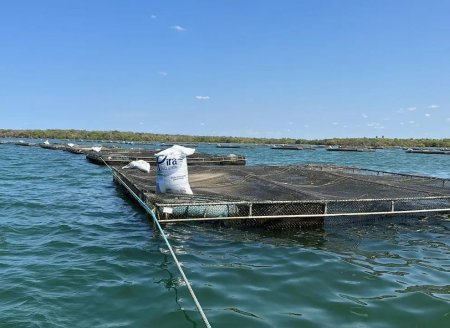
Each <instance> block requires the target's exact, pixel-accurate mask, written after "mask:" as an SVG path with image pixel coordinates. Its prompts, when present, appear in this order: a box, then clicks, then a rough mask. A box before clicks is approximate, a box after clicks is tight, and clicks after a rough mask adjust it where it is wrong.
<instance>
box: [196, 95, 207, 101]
mask: <svg viewBox="0 0 450 328" xmlns="http://www.w3.org/2000/svg"><path fill="white" fill-rule="evenodd" d="M195 99H197V100H208V99H209V96H195Z"/></svg>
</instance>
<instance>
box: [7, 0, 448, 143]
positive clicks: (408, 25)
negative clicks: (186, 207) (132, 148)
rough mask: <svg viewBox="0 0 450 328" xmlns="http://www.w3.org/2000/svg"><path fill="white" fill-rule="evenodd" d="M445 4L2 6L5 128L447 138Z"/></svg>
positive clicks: (133, 1) (51, 0) (100, 2)
mask: <svg viewBox="0 0 450 328" xmlns="http://www.w3.org/2000/svg"><path fill="white" fill-rule="evenodd" d="M449 13H450V1H433V0H430V1H425V0H423V1H412V0H408V1H401V0H396V1H392V0H386V1H383V0H376V1H375V0H367V1H359V0H354V1H352V0H345V1H344V0H339V1H332V0H330V1H323V0H309V1H307V0H302V1H300V0H293V1H287V0H286V1H263V0H246V1H241V0H239V1H238V0H222V1H214V0H197V1H190V0H184V1H181V0H180V1H170V0H161V1H150V0H145V1H144V0H142V1H139V0H127V1H126V0H89V1H80V0H77V1H74V0H67V1H60V0H40V1H33V0H29V1H23V0H15V1H2V2H1V4H0V49H1V50H0V128H12V129H51V128H61V129H68V128H73V129H85V130H120V131H139V132H152V133H168V134H190V135H225V136H246V137H277V138H278V137H291V138H306V139H315V138H332V137H375V136H382V135H383V136H385V137H393V138H411V137H414V138H449V137H450V19H449Z"/></svg>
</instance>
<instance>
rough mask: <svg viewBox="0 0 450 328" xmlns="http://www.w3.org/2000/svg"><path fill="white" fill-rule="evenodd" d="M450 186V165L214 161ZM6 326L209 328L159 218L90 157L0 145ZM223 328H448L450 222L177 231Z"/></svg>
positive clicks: (393, 155)
mask: <svg viewBox="0 0 450 328" xmlns="http://www.w3.org/2000/svg"><path fill="white" fill-rule="evenodd" d="M200 147H204V148H205V149H204V150H205V151H211V152H215V153H221V152H222V153H229V152H234V153H244V154H246V155H248V156H249V163H250V164H258V163H269V164H280V163H281V164H293V163H308V162H315V163H317V162H319V163H336V164H346V165H354V166H359V167H365V168H375V169H379V170H386V171H398V172H413V173H419V174H428V175H435V176H441V177H447V178H449V177H450V156H442V155H420V154H405V153H404V152H403V151H401V150H382V151H377V153H360V154H348V153H334V152H326V151H324V150H323V149H322V150H317V151H302V152H295V151H294V152H292V151H284V152H283V151H280V150H270V149H263V148H255V149H237V150H234V149H227V150H225V149H215V148H213V147H212V146H209V148H208V146H200ZM0 177H1V183H0V213H1V217H0V273H1V274H0V286H1V287H0V327H203V323H202V321H201V318H200V316H199V314H198V312H197V311H196V308H195V306H194V303H193V301H192V299H191V298H190V295H189V293H188V291H187V288H186V286H184V284H183V282H182V280H181V278H180V275H179V273H178V271H177V269H176V266H175V265H174V262H173V260H172V258H171V256H170V254H169V253H168V251H167V249H166V247H165V244H164V242H163V240H162V238H161V236H159V234H158V233H157V232H156V231H155V230H154V229H153V226H152V224H151V221H150V219H149V218H148V217H147V216H146V214H145V212H144V211H142V210H141V209H140V207H138V206H137V205H136V204H135V203H133V202H131V201H130V200H129V199H128V198H127V197H126V196H125V195H124V193H123V192H122V191H121V189H120V188H118V187H116V185H115V184H114V182H113V181H112V178H111V175H110V173H109V171H108V169H107V168H105V167H101V166H96V165H93V164H89V163H88V162H87V161H86V160H85V159H84V156H82V155H74V154H70V153H66V152H62V151H52V150H45V149H41V148H34V147H18V146H13V145H0ZM166 232H167V233H168V234H169V239H170V242H171V243H172V245H173V246H174V249H175V251H176V253H177V255H178V257H179V259H180V261H181V262H182V264H183V267H184V270H185V272H186V274H187V276H188V278H189V279H190V281H191V283H192V286H193V288H194V290H195V292H196V294H197V296H198V298H199V300H200V303H201V304H202V306H203V307H204V309H205V312H206V315H207V316H208V319H209V320H210V322H211V324H212V326H213V327H427V328H431V327H450V220H449V218H448V216H446V215H441V216H432V217H424V218H414V219H411V218H408V219H407V218H398V219H383V220H381V221H380V220H370V221H368V222H365V223H358V224H352V225H348V224H347V225H338V226H335V225H330V226H324V227H322V228H320V229H319V228H317V229H310V230H304V231H291V232H289V233H287V232H283V233H281V232H278V233H276V232H265V231H255V230H239V229H231V228H217V227H214V226H211V225H172V226H168V227H166Z"/></svg>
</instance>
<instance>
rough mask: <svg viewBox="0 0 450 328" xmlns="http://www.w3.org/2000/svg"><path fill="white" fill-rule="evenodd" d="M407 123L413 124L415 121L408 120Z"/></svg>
mask: <svg viewBox="0 0 450 328" xmlns="http://www.w3.org/2000/svg"><path fill="white" fill-rule="evenodd" d="M408 123H409V124H414V123H416V121H408Z"/></svg>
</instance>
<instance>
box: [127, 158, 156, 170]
mask: <svg viewBox="0 0 450 328" xmlns="http://www.w3.org/2000/svg"><path fill="white" fill-rule="evenodd" d="M122 168H123V169H138V170H141V171H143V172H147V173H150V163H148V162H146V161H143V160H142V159H140V160H138V161H132V162H131V163H130V164H128V165H125V166H124V167H122Z"/></svg>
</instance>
